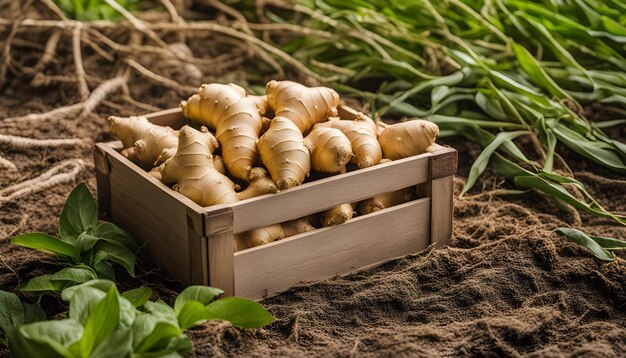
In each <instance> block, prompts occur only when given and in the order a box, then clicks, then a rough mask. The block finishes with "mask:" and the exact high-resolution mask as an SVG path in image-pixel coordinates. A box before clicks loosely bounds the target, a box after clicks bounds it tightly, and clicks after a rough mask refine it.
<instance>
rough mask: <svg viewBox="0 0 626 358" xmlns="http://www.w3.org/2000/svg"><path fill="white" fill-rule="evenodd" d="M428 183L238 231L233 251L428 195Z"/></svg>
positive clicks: (336, 223) (344, 221) (346, 220)
mask: <svg viewBox="0 0 626 358" xmlns="http://www.w3.org/2000/svg"><path fill="white" fill-rule="evenodd" d="M425 184H427V183H425ZM425 184H419V185H417V186H411V187H408V188H404V189H400V190H396V191H392V192H388V193H383V194H379V195H376V196H374V197H372V198H369V199H365V200H361V201H357V202H353V203H345V204H341V205H337V206H335V207H332V208H330V209H327V210H324V211H321V212H318V213H315V214H311V215H307V216H304V217H301V218H298V219H295V220H289V221H285V222H281V223H277V224H273V225H269V226H265V227H260V228H256V229H252V230H249V231H246V232H243V233H240V234H237V235H235V238H234V242H233V251H235V252H237V251H243V250H247V249H250V248H253V247H257V246H261V245H265V244H269V243H271V242H274V241H280V240H283V239H286V238H289V237H292V236H295V235H299V234H303V233H307V232H312V231H314V230H317V229H321V228H325V227H331V226H335V225H341V224H343V223H346V222H348V221H350V220H352V219H354V218H356V217H360V216H365V215H369V214H373V213H375V212H377V211H380V210H384V209H387V208H391V207H394V206H397V205H400V204H404V203H407V202H410V201H414V200H417V199H421V198H424V197H426V196H428V186H427V185H425Z"/></svg>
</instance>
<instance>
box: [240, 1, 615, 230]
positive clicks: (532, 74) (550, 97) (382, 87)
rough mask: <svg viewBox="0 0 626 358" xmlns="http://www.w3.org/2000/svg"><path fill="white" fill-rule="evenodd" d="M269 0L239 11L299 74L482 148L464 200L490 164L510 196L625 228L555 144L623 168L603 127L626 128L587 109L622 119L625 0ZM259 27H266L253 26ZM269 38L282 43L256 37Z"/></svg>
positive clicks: (377, 111) (375, 109)
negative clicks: (533, 193) (530, 194)
mask: <svg viewBox="0 0 626 358" xmlns="http://www.w3.org/2000/svg"><path fill="white" fill-rule="evenodd" d="M268 4H269V5H266V6H264V7H263V8H262V10H263V16H262V17H258V18H257V16H258V15H257V14H259V12H260V11H259V8H258V7H256V8H255V7H253V6H251V5H250V3H249V2H241V3H238V4H237V7H238V9H240V10H241V11H242V13H243V14H244V15H245V16H246V17H247V18H248V20H249V21H250V24H249V25H248V26H249V27H250V28H251V29H253V31H254V30H256V31H258V35H259V37H262V38H264V39H266V40H267V41H270V42H272V41H275V45H276V46H277V47H280V48H281V49H282V50H284V51H285V52H287V53H288V54H290V55H291V56H293V59H295V60H298V61H300V62H301V63H302V64H304V65H305V66H306V70H307V71H308V72H307V75H309V76H311V77H316V78H318V79H320V80H321V81H323V82H326V83H328V84H329V85H331V86H332V87H334V88H336V89H338V90H339V91H340V92H342V94H343V95H354V96H357V97H359V98H361V99H365V100H367V101H368V102H369V106H370V110H371V112H372V114H373V116H374V117H376V116H392V115H393V116H408V117H424V118H427V119H430V120H431V121H433V122H435V123H437V124H438V125H439V127H440V129H441V136H442V137H445V136H453V135H454V136H463V137H465V138H467V139H469V140H471V141H474V142H476V143H478V144H480V146H481V147H482V148H483V152H482V154H481V155H480V156H479V157H478V159H477V160H476V161H475V162H474V163H473V165H472V168H471V171H470V174H469V177H468V180H467V184H466V186H465V188H464V189H463V193H466V192H467V191H469V190H470V189H471V188H472V187H473V186H474V184H475V183H476V181H477V179H478V178H479V177H480V175H481V174H482V173H483V172H484V171H485V170H486V168H488V167H491V168H492V169H494V170H495V171H496V172H497V173H499V174H500V175H502V176H504V177H506V178H509V179H510V181H509V182H510V183H512V184H513V185H515V187H516V188H517V189H519V190H518V191H516V192H517V193H520V194H521V193H524V192H525V191H527V190H531V189H533V190H538V191H540V192H543V193H544V194H546V195H548V196H550V197H552V198H554V199H556V200H557V201H559V202H561V203H565V204H567V205H571V206H573V207H574V208H576V209H578V210H581V211H585V212H587V213H590V214H592V215H596V216H601V217H607V218H611V219H614V220H616V221H617V222H619V223H621V224H626V217H625V216H623V215H614V214H612V213H610V212H609V211H607V210H606V209H604V208H602V207H601V206H600V205H599V204H598V203H597V202H596V200H595V199H594V198H593V197H592V196H591V195H589V193H588V192H587V191H585V188H584V187H583V185H582V184H581V183H580V182H578V181H576V180H575V179H573V178H572V177H571V176H568V175H564V174H563V171H565V172H566V171H567V163H565V161H564V160H563V158H562V157H560V156H559V155H558V153H557V150H558V149H559V147H558V146H557V144H561V145H562V146H564V147H567V148H568V149H570V150H571V151H573V152H576V153H578V154H579V155H581V156H583V157H585V158H587V159H589V160H591V161H593V162H595V163H597V164H599V165H601V166H603V167H606V168H608V169H610V170H612V171H614V172H616V173H621V174H624V173H626V144H624V143H621V142H619V141H617V140H614V139H611V138H609V137H608V136H607V135H606V134H605V133H604V132H603V130H602V129H603V128H607V127H610V126H615V125H620V124H624V123H626V120H624V119H616V120H610V121H604V122H592V121H590V120H589V119H588V118H587V117H586V116H585V113H584V111H583V107H584V106H586V105H589V104H592V103H600V104H602V105H603V106H606V107H605V108H609V107H610V112H611V113H613V115H614V116H616V117H618V118H619V117H621V118H624V117H626V76H625V75H624V70H626V49H625V47H624V45H623V44H624V43H626V27H625V26H624V18H623V15H622V14H623V11H622V10H624V9H626V2H624V1H622V0H610V1H597V0H562V1H553V0H536V1H518V0H494V1H483V0H449V1H432V0H420V1H388V0H376V1H360V0H354V1H344V0H316V1H307V2H292V1H286V0H273V1H271V2H270V3H268ZM262 19H266V20H269V21H271V22H272V23H273V24H255V23H254V22H255V21H260V20H262ZM272 30H275V31H276V34H277V36H276V37H272V36H262V34H263V33H264V32H265V31H272ZM286 32H287V33H286ZM292 62H293V61H292ZM521 138H524V139H525V140H526V142H527V143H528V144H529V145H528V146H527V147H525V148H524V150H522V147H520V146H519V145H518V143H519V142H518V141H515V140H516V139H521ZM526 148H530V150H528V149H526ZM531 155H532V157H531ZM529 158H531V159H529ZM555 166H558V167H559V168H560V169H562V171H555V170H554V168H555ZM570 184H571V185H570ZM573 187H575V188H576V190H578V191H580V192H581V193H582V194H583V195H582V198H581V197H580V196H579V195H577V193H572V192H571V188H573ZM508 192H509V193H512V192H513V191H508Z"/></svg>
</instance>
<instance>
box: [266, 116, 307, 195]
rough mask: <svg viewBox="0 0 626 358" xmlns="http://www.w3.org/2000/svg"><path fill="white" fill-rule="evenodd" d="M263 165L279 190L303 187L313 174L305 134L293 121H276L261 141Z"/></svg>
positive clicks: (275, 119)
mask: <svg viewBox="0 0 626 358" xmlns="http://www.w3.org/2000/svg"><path fill="white" fill-rule="evenodd" d="M258 146H259V154H260V155H261V161H263V164H265V167H266V168H267V170H268V171H269V173H270V175H271V176H272V179H273V180H274V182H275V183H276V185H277V186H278V189H280V190H284V189H288V188H291V187H294V186H296V185H299V184H301V183H302V182H303V181H304V179H305V178H306V177H307V176H308V175H309V172H310V170H311V152H310V149H309V147H307V145H306V144H305V142H304V138H303V137H302V132H301V131H300V130H299V129H298V127H297V126H296V125H295V124H294V123H293V122H292V121H290V120H289V119H287V118H283V117H275V118H274V120H272V124H271V125H270V128H269V129H268V130H267V132H265V133H264V134H263V135H262V136H261V138H260V139H259V143H258Z"/></svg>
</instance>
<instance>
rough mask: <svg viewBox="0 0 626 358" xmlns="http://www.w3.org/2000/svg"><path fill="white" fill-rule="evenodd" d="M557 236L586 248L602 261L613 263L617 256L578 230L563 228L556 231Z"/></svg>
mask: <svg viewBox="0 0 626 358" xmlns="http://www.w3.org/2000/svg"><path fill="white" fill-rule="evenodd" d="M554 231H555V232H556V233H557V234H559V235H562V236H564V237H565V238H566V239H568V240H569V241H572V242H575V243H577V244H578V245H581V246H584V247H586V248H588V249H589V250H591V252H592V253H593V254H594V255H595V256H596V257H597V258H599V259H600V260H602V261H613V260H615V256H614V255H613V254H612V253H610V252H609V251H607V250H606V249H604V248H603V247H602V246H600V244H598V243H597V242H596V241H595V240H593V239H592V238H591V237H589V235H587V234H585V233H584V232H582V231H580V230H576V229H570V228H565V227H561V228H558V229H556V230H554Z"/></svg>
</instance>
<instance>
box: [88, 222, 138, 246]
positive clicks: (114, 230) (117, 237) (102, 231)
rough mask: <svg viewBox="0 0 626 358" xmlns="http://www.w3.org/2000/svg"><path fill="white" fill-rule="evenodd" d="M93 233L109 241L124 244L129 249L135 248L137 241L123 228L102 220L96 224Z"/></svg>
mask: <svg viewBox="0 0 626 358" xmlns="http://www.w3.org/2000/svg"><path fill="white" fill-rule="evenodd" d="M93 235H94V236H97V237H100V238H103V239H105V240H107V241H108V242H110V243H118V244H121V245H123V246H126V247H127V248H128V249H130V250H131V251H135V250H137V243H136V242H135V240H134V239H133V238H132V237H131V236H130V235H129V234H128V233H127V232H126V231H124V230H122V229H121V228H120V227H118V226H117V225H115V224H113V223H110V222H102V223H100V224H98V225H97V226H96V228H95V229H94V231H93Z"/></svg>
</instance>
